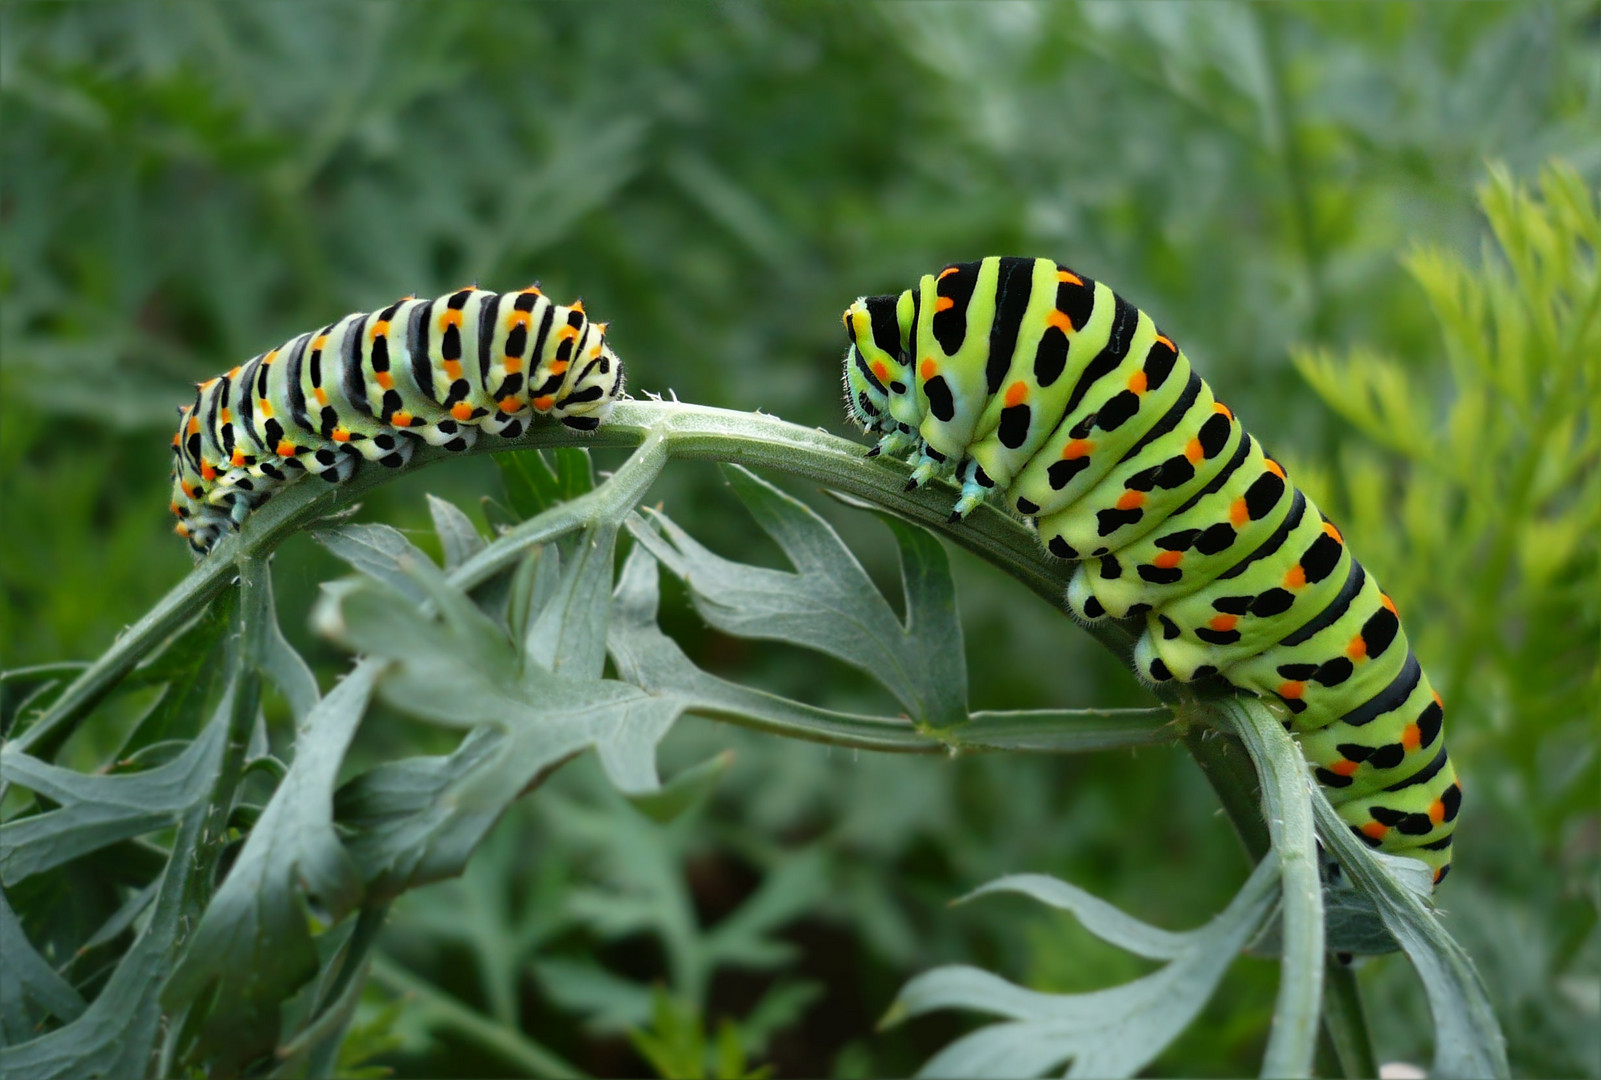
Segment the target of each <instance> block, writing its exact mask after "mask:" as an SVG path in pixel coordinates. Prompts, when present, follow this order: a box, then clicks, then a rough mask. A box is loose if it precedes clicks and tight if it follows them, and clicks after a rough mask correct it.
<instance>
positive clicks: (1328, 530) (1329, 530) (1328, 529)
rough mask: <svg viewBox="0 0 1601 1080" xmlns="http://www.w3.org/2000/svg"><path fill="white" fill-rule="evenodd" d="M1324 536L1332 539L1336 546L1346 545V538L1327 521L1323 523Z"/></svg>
mask: <svg viewBox="0 0 1601 1080" xmlns="http://www.w3.org/2000/svg"><path fill="white" fill-rule="evenodd" d="M1323 534H1324V535H1325V536H1329V537H1332V538H1333V539H1334V542H1335V543H1336V544H1344V543H1345V537H1343V536H1341V535H1340V530H1339V529H1336V528H1335V527H1334V526H1333V525H1331V524H1329V523H1328V522H1327V521H1325V522H1324V523H1323Z"/></svg>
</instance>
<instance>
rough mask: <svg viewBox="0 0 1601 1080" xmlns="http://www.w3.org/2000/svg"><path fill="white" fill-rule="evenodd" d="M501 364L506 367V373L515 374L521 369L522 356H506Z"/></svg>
mask: <svg viewBox="0 0 1601 1080" xmlns="http://www.w3.org/2000/svg"><path fill="white" fill-rule="evenodd" d="M502 366H503V367H504V368H505V369H506V374H508V375H515V374H517V373H518V372H519V371H521V370H522V369H523V358H522V357H520V356H508V357H506V359H505V362H504V363H503V364H502Z"/></svg>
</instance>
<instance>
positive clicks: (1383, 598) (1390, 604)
mask: <svg viewBox="0 0 1601 1080" xmlns="http://www.w3.org/2000/svg"><path fill="white" fill-rule="evenodd" d="M1379 603H1381V604H1383V605H1384V606H1385V607H1386V608H1388V609H1389V611H1390V614H1391V615H1394V616H1395V617H1396V618H1398V619H1399V618H1400V617H1401V613H1400V612H1399V611H1397V610H1395V601H1394V600H1391V599H1390V598H1389V597H1388V596H1387V595H1385V594H1384V593H1379Z"/></svg>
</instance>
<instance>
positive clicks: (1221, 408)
mask: <svg viewBox="0 0 1601 1080" xmlns="http://www.w3.org/2000/svg"><path fill="white" fill-rule="evenodd" d="M1212 411H1213V412H1215V413H1222V414H1223V415H1224V416H1226V417H1228V418H1229V419H1230V420H1232V419H1234V410H1233V409H1230V408H1229V407H1228V406H1227V405H1225V404H1223V403H1222V402H1221V401H1214V402H1212Z"/></svg>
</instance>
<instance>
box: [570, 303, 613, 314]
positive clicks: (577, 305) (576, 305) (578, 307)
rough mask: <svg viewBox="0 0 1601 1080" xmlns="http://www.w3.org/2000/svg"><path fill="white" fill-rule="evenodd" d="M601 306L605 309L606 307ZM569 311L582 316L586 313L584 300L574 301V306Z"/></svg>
mask: <svg viewBox="0 0 1601 1080" xmlns="http://www.w3.org/2000/svg"><path fill="white" fill-rule="evenodd" d="M601 306H602V307H604V306H605V305H604V304H602V305H601ZM567 310H568V311H576V312H578V314H580V315H582V314H583V313H584V302H583V301H582V300H574V301H573V302H572V305H571V306H570V307H568V309H567Z"/></svg>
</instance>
